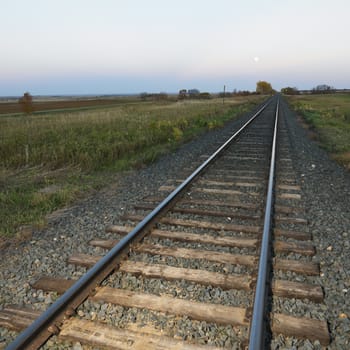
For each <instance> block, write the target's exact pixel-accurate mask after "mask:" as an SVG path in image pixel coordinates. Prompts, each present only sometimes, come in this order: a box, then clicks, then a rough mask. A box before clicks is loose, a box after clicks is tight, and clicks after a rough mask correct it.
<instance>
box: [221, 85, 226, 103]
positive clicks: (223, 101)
mask: <svg viewBox="0 0 350 350" xmlns="http://www.w3.org/2000/svg"><path fill="white" fill-rule="evenodd" d="M225 95H226V85H224V96H223V97H222V104H224V103H225Z"/></svg>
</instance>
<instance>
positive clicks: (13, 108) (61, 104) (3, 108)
mask: <svg viewBox="0 0 350 350" xmlns="http://www.w3.org/2000/svg"><path fill="white" fill-rule="evenodd" d="M126 102H130V103H137V102H140V99H139V98H138V97H136V96H135V97H132V96H130V97H109V98H107V97H101V98H87V97H82V98H76V97H72V98H60V97H43V98H41V97H35V98H34V99H33V109H34V112H35V113H40V112H46V111H57V110H58V111H60V110H71V109H88V108H101V107H102V108H103V107H106V106H114V105H117V104H125V103H126ZM21 113H22V110H21V106H20V104H19V103H18V101H17V100H16V99H14V98H10V99H8V100H7V99H3V100H2V101H0V116H1V115H2V114H21Z"/></svg>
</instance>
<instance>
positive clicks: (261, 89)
mask: <svg viewBox="0 0 350 350" xmlns="http://www.w3.org/2000/svg"><path fill="white" fill-rule="evenodd" d="M273 91H274V90H273V89H272V86H271V84H270V83H268V82H267V81H261V80H260V81H258V82H257V83H256V92H257V93H258V94H262V95H267V94H272V93H273Z"/></svg>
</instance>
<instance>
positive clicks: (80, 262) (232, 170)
mask: <svg viewBox="0 0 350 350" xmlns="http://www.w3.org/2000/svg"><path fill="white" fill-rule="evenodd" d="M285 108H286V106H285V105H284V104H283V103H280V102H279V101H278V97H274V98H272V99H270V100H268V101H267V102H266V103H265V104H264V105H262V106H261V107H260V108H259V109H258V111H257V112H256V113H255V114H254V115H253V116H252V118H251V119H250V120H249V121H248V122H247V123H246V124H245V125H244V126H243V127H242V128H241V129H240V130H238V131H235V132H234V134H233V135H229V136H228V140H227V141H225V142H224V143H223V144H222V145H218V149H217V151H216V152H214V153H213V154H212V155H203V156H202V159H198V164H194V165H193V168H194V169H196V170H195V171H193V169H183V170H184V174H185V176H184V178H182V179H171V180H169V181H168V183H166V184H164V185H163V186H161V187H160V188H159V193H158V194H157V195H154V196H150V197H147V198H144V200H143V202H142V203H138V204H137V205H135V206H134V210H133V211H132V212H128V213H125V215H124V216H123V218H121V219H122V220H123V222H124V224H123V225H110V226H109V227H107V228H106V234H105V237H104V239H101V238H96V239H94V240H92V241H90V242H86V251H90V252H92V253H93V254H82V253H79V254H76V255H73V256H71V257H70V258H69V259H68V263H69V264H74V265H77V266H79V267H77V269H81V268H87V269H88V270H87V272H86V273H84V274H83V276H82V277H81V278H80V279H79V280H74V279H70V276H68V278H67V279H62V278H55V277H50V276H42V277H41V278H40V279H39V280H37V281H36V282H35V283H34V284H33V285H32V288H35V289H38V290H42V291H44V292H45V293H51V294H50V295H51V296H52V298H56V294H57V295H61V296H60V297H59V298H57V300H56V301H55V302H54V303H53V304H52V305H51V306H50V307H49V308H48V310H47V311H45V312H44V313H43V314H40V313H39V312H38V311H35V310H32V309H28V308H23V307H19V306H16V307H15V306H7V307H5V308H3V310H1V311H0V325H1V326H5V327H8V328H12V329H15V330H17V331H22V333H21V334H20V335H19V336H18V337H17V338H16V339H15V340H14V342H13V343H11V344H10V345H9V346H8V348H7V349H9V350H10V349H36V348H38V347H40V346H41V345H42V344H45V343H46V342H47V340H48V339H50V340H49V341H50V343H49V345H44V347H45V346H46V348H54V347H55V346H57V347H58V345H55V344H58V343H59V342H60V341H67V340H68V341H71V342H76V341H78V342H80V343H81V344H83V345H86V346H92V347H94V348H96V347H97V348H108V349H215V348H246V347H247V348H249V349H263V348H269V346H270V344H271V343H272V342H273V341H274V339H276V338H278V337H293V338H296V339H304V340H300V341H305V342H311V343H316V344H321V345H322V346H326V345H328V344H329V342H330V337H329V332H328V327H327V322H326V320H319V319H316V318H312V317H310V315H311V316H312V308H313V307H318V306H317V305H322V301H323V291H322V288H321V286H319V285H318V283H317V276H318V275H319V273H320V271H319V266H318V263H317V262H316V261H317V258H315V253H316V252H315V248H314V246H313V244H312V236H311V234H310V233H309V232H308V223H307V221H306V220H305V219H304V218H303V212H304V209H303V200H302V191H301V187H300V181H299V178H298V176H297V174H296V172H295V171H294V169H293V160H292V159H291V157H290V153H289V152H290V143H289V136H288V130H286V125H285V122H284V112H283V110H284V109H285ZM188 174H190V175H189V176H188ZM163 198H165V199H164V200H163ZM106 251H108V252H107V253H106ZM290 300H292V301H296V303H295V304H296V305H299V304H301V305H302V306H303V308H302V310H300V311H299V312H298V311H297V312H295V310H289V309H288V307H289V305H290V303H286V301H290ZM286 305H287V306H286ZM315 305H316V306H315ZM308 307H309V308H310V310H307V308H308ZM305 308H306V310H305ZM179 319H181V320H182V321H183V320H185V321H186V322H182V323H181V324H182V325H183V324H184V323H185V324H187V329H186V330H184V329H180V328H181V327H183V326H179V323H178V322H177V321H178V320H179ZM26 327H27V328H26ZM23 329H24V330H23ZM68 344H69V343H68ZM68 346H69V345H68Z"/></svg>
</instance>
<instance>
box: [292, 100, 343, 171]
mask: <svg viewBox="0 0 350 350" xmlns="http://www.w3.org/2000/svg"><path fill="white" fill-rule="evenodd" d="M287 99H288V101H289V103H290V104H291V105H292V107H293V108H294V109H295V110H296V111H297V113H298V114H299V115H300V116H301V117H302V118H303V120H304V121H305V122H306V124H307V125H308V128H309V129H310V131H311V134H312V137H313V138H314V139H315V140H316V141H318V143H319V144H320V146H321V147H323V148H325V149H326V150H327V151H328V152H329V153H330V155H331V157H332V158H333V159H335V160H336V161H338V162H339V163H341V164H342V165H344V166H345V167H346V168H347V169H349V170H350V94H330V95H299V96H290V97H288V98H287Z"/></svg>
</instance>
